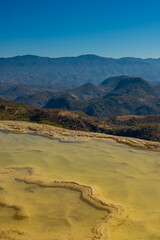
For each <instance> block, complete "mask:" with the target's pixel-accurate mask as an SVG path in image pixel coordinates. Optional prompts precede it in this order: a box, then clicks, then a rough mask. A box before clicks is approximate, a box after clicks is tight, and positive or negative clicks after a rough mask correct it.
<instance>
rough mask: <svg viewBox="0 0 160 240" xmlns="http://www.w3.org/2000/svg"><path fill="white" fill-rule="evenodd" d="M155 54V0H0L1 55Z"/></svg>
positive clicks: (159, 32)
mask: <svg viewBox="0 0 160 240" xmlns="http://www.w3.org/2000/svg"><path fill="white" fill-rule="evenodd" d="M88 53H90V54H97V55H101V56H106V57H125V56H134V57H142V58H146V57H156V58H158V57H160V0H139V1H138V0H0V57H8V56H15V55H24V54H35V55H40V56H49V57H59V56H77V55H82V54H88Z"/></svg>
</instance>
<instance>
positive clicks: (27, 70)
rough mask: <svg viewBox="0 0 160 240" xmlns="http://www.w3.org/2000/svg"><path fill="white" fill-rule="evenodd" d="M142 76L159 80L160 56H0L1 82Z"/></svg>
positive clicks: (60, 84) (58, 84)
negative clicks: (147, 57) (152, 57)
mask: <svg viewBox="0 0 160 240" xmlns="http://www.w3.org/2000/svg"><path fill="white" fill-rule="evenodd" d="M118 75H129V76H137V77H143V78H144V79H146V80H147V81H149V82H157V81H160V59H141V58H128V57H126V58H119V59H114V58H105V57H99V56H96V55H89V54H88V55H82V56H78V57H62V58H47V57H38V56H32V55H25V56H17V57H12V58H0V82H2V83H3V82H10V83H19V84H24V83H32V84H44V85H45V84H47V85H52V87H53V88H54V89H55V90H57V89H58V90H59V89H69V88H73V87H77V86H80V85H83V84H85V83H87V82H91V83H93V84H95V85H98V84H100V83H101V82H102V81H103V80H104V79H106V78H107V77H111V76H118Z"/></svg>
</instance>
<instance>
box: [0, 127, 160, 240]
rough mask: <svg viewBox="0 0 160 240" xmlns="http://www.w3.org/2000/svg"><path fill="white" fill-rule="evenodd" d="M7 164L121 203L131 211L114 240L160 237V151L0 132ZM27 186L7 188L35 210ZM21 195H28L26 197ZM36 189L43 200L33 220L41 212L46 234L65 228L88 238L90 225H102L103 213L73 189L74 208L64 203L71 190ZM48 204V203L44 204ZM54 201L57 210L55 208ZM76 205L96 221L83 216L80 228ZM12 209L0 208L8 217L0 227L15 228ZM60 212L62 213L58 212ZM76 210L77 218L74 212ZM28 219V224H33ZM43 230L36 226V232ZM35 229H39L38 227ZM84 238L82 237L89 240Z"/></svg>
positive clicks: (1, 159) (2, 162)
mask: <svg viewBox="0 0 160 240" xmlns="http://www.w3.org/2000/svg"><path fill="white" fill-rule="evenodd" d="M8 165H32V166H37V167H39V169H40V170H41V172H42V175H43V176H46V177H50V178H52V179H57V180H74V181H77V182H80V183H84V184H88V185H96V186H98V187H99V188H100V189H101V191H102V192H101V195H102V196H103V197H104V198H105V199H108V200H110V201H113V202H118V203H120V204H121V205H122V206H124V207H126V208H127V211H128V213H129V219H128V220H127V221H126V222H125V223H124V224H122V225H121V226H119V227H118V228H116V229H114V231H113V232H112V239H113V240H137V239H141V240H159V239H160V227H159V226H160V204H159V203H160V152H152V151H147V150H138V149H135V148H132V147H129V146H127V145H122V144H119V143H116V142H114V141H109V140H108V141H96V140H91V141H88V142H84V143H83V142H80V143H77V142H76V143H67V142H59V141H58V140H54V139H49V138H45V137H41V136H35V135H29V134H11V133H3V132H1V133H0V167H3V166H8ZM6 184H7V183H6ZM3 185H4V183H3V184H2V183H0V192H1V195H2V192H3V194H4V195H5V191H4V189H3V188H4V187H5V186H3ZM22 185H23V184H22ZM22 185H21V184H20V185H19V188H18V187H17V185H14V184H13V185H12V186H11V185H10V184H8V187H9V186H10V188H11V189H13V190H14V191H11V192H12V194H11V196H10V198H14V197H15V198H16V196H18V199H21V200H20V201H22V202H24V201H26V205H28V206H30V207H29V208H30V209H31V205H32V204H31V203H32V197H31V196H32V194H33V193H29V194H30V197H27V196H28V195H25V193H26V192H25V191H24V189H23V187H24V186H23V187H22ZM24 185H25V184H24ZM22 191H23V194H21V192H22ZM34 191H35V192H34V194H35V193H36V196H38V198H37V199H39V200H36V198H34V199H35V200H34V201H37V202H35V204H33V205H34V206H36V207H34V209H31V211H32V212H33V213H34V212H35V219H34V220H33V221H36V217H37V215H38V214H39V216H40V217H41V219H42V221H41V222H40V224H41V226H40V228H42V225H43V228H45V229H46V228H48V229H47V230H46V231H47V232H49V231H50V230H49V229H51V231H56V229H57V230H58V231H59V228H61V230H60V231H62V232H63V231H64V232H65V233H66V234H68V232H67V231H69V232H73V233H74V231H75V233H77V231H78V229H79V231H80V232H81V233H84V235H85V236H86V234H89V233H88V232H87V231H88V230H87V229H88V227H89V228H90V226H91V225H93V221H92V220H93V219H97V221H98V219H100V218H101V217H102V216H101V212H98V211H95V209H92V208H91V207H90V208H88V206H87V205H86V204H85V203H83V202H81V201H80V199H79V197H78V193H77V192H73V191H72V194H73V198H72V199H73V202H74V203H73V202H71V203H70V204H69V200H67V201H65V202H68V204H66V205H65V204H64V202H63V199H64V200H65V199H67V198H69V195H70V194H71V193H70V192H71V191H69V190H65V191H64V189H63V190H62V189H54V190H53V191H48V190H47V189H43V190H42V189H40V190H39V189H36V190H34ZM13 192H15V196H13V195H14V194H13ZM27 194H28V192H27ZM22 195H23V196H22ZM59 199H61V201H62V202H61V206H63V207H62V209H61V208H59V204H58V202H59ZM53 200H54V201H53ZM30 201H31V202H30ZM46 202H47V204H45V203H46ZM53 202H54V204H55V209H53V207H52V204H53ZM56 202H57V205H56ZM38 203H42V204H43V205H44V209H42V208H38V205H37V204H38ZM77 204H80V208H79V209H82V212H84V213H85V212H86V211H89V212H88V214H87V216H91V217H88V219H87V218H86V216H84V218H85V219H86V223H87V224H86V223H85V224H84V225H83V224H82V225H81V224H80V222H84V219H81V221H79V222H78V223H77V225H76V220H75V218H76V217H75V216H78V215H80V214H79V213H78V211H79V210H77V207H75V206H77ZM33 205H32V206H33ZM81 205H84V206H81ZM49 209H50V210H49ZM83 209H84V210H83ZM13 211H14V210H13V209H8V208H6V209H5V208H3V209H0V219H3V220H4V219H6V221H2V220H0V229H1V228H8V227H9V225H12V226H14V224H16V223H15V220H14V219H13V220H12V221H11V220H9V219H10V217H11V216H13ZM46 211H49V213H47V216H48V221H47V222H46V220H44V221H43V219H45V216H44V214H45V212H46ZM57 212H59V215H57V214H56V213H57ZM73 212H74V213H75V215H74V214H73V215H72V214H71V213H73ZM52 213H53V214H52ZM53 215H54V218H53ZM55 215H56V216H55ZM93 216H94V217H93ZM29 219H30V218H28V219H26V221H30V220H29ZM58 219H61V220H62V222H63V224H61V226H59V224H58V221H59V220H58ZM66 219H67V220H66ZM68 219H69V220H68ZM73 219H74V221H73ZM18 222H19V221H18ZM22 222H23V221H22ZM46 223H47V224H46ZM52 223H54V224H53V225H54V227H53V228H52V227H50V226H51V225H52ZM68 223H70V224H71V223H72V224H71V226H72V231H70V230H69V229H70V227H69V225H66V224H68ZM23 224H24V223H23ZM56 224H57V225H56ZM31 225H32V224H31ZM73 225H74V227H73ZM32 226H33V225H32ZM27 227H28V228H30V229H31V231H32V232H34V230H32V228H31V226H30V225H29V223H28V224H26V225H25V228H26V229H27ZM38 227H39V226H38V225H37V224H36V228H38ZM33 229H35V228H34V227H33ZM53 229H54V230H53ZM35 231H36V230H35ZM37 231H39V230H37ZM35 234H36V233H35ZM84 235H83V236H82V235H81V236H80V237H82V239H84ZM87 236H88V235H87ZM71 237H72V236H71ZM62 239H63V238H62ZM68 239H69V238H68ZM76 239H78V238H76Z"/></svg>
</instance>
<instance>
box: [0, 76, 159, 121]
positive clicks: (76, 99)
mask: <svg viewBox="0 0 160 240" xmlns="http://www.w3.org/2000/svg"><path fill="white" fill-rule="evenodd" d="M112 79H113V81H112ZM157 86H159V85H157V84H156V85H153V86H152V85H151V84H150V83H149V82H147V81H145V80H144V79H142V78H138V77H128V76H119V77H113V78H108V79H106V80H104V81H103V82H102V83H100V84H99V86H95V85H93V84H91V83H86V84H84V85H82V86H79V87H77V88H73V89H69V90H62V91H57V92H56V91H49V90H45V91H41V92H38V93H34V94H25V92H24V93H23V94H22V93H21V94H22V95H19V96H18V97H17V98H15V99H14V101H16V102H23V103H25V104H28V105H30V106H32V107H36V108H54V109H55V108H61V109H66V110H73V111H82V112H84V113H86V114H88V115H91V116H95V117H98V118H105V117H113V116H118V115H158V114H160V92H159V88H157ZM6 93H9V90H8V91H6V92H5V94H4V95H1V97H3V98H5V97H6V99H7V100H10V99H9V98H10V95H9V96H8V97H9V98H7V95H6ZM11 93H12V91H11ZM18 93H19V92H18Z"/></svg>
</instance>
